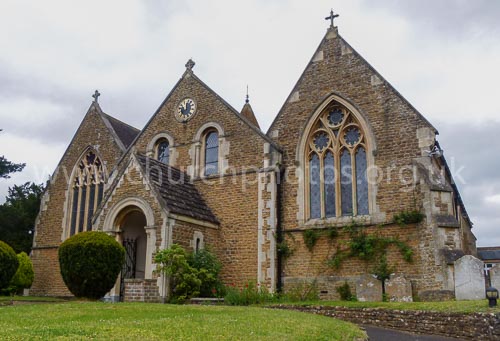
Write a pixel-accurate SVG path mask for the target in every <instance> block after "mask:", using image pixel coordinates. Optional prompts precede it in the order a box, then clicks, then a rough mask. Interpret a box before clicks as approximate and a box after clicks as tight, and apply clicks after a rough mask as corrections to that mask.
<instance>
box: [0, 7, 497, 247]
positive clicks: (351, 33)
mask: <svg viewBox="0 0 500 341" xmlns="http://www.w3.org/2000/svg"><path fill="white" fill-rule="evenodd" d="M331 5H332V3H331V1H327V0H320V1H314V2H306V1H302V0H287V1H285V0H276V1H264V0H258V1H247V2H244V3H243V2H236V1H230V0H218V1H201V0H172V1H154V0H144V1H140V0H123V1H111V0H110V1H104V2H103V1H98V0H89V1H85V2H68V1H64V0H47V1H43V2H40V1H27V0H15V1H14V0H5V1H2V2H0V45H1V46H2V54H1V55H0V125H1V126H0V128H4V132H2V133H0V145H1V146H2V150H1V154H5V155H6V156H7V157H8V158H9V159H11V160H14V161H18V162H27V163H28V167H27V168H26V170H25V171H24V172H23V173H20V174H16V175H15V176H14V177H13V178H12V180H11V181H10V182H9V184H14V183H20V182H24V181H25V180H30V179H31V180H36V181H37V182H38V181H39V179H40V178H41V176H40V174H48V173H50V172H53V170H54V168H55V167H56V164H57V162H58V160H59V158H60V157H61V156H62V153H63V151H64V149H65V147H66V145H67V144H68V143H69V141H70V139H71V137H72V135H73V134H74V132H75V131H76V129H77V126H78V124H79V123H80V122H81V120H82V119H83V116H84V114H85V112H86V110H87V108H88V107H89V105H90V102H91V100H92V98H91V97H90V96H91V95H92V93H93V92H94V90H95V89H99V91H100V92H101V94H102V96H101V97H100V99H99V102H100V104H101V107H102V108H103V110H104V111H105V112H107V113H108V114H110V115H113V116H115V117H117V118H118V119H121V120H123V121H125V122H127V123H129V124H132V125H134V126H136V127H137V128H142V127H143V126H144V124H145V123H146V121H147V120H148V119H149V118H150V117H151V115H152V114H153V113H154V111H155V110H156V109H157V107H158V105H159V104H160V103H161V102H162V100H163V99H164V98H165V97H166V95H167V94H168V93H169V91H170V90H171V89H172V87H173V85H174V84H175V83H176V81H177V80H178V79H179V78H180V76H181V75H182V73H183V71H184V64H185V62H186V61H187V59H189V58H191V57H192V58H193V59H194V60H195V61H196V63H197V64H196V67H195V73H196V74H197V75H198V76H199V77H200V78H201V79H202V80H204V81H205V82H206V83H207V84H208V85H209V86H210V87H212V88H213V89H214V90H215V91H216V92H218V93H219V94H220V95H221V96H222V97H223V98H224V99H226V100H227V101H228V102H229V103H231V104H232V105H233V106H234V107H235V108H236V109H237V110H239V109H240V108H241V107H242V105H243V104H244V98H245V91H246V86H247V84H248V85H249V87H250V100H251V104H252V107H253V109H254V112H255V113H256V116H257V118H258V120H259V123H260V125H261V127H262V128H263V130H264V131H265V130H266V129H267V127H268V126H269V125H270V123H271V122H272V120H273V119H274V117H275V115H276V114H277V112H278V111H279V109H280V107H281V105H282V104H283V102H284V101H285V99H286V97H287V96H288V94H289V93H290V91H291V90H292V88H293V86H294V84H295V82H296V81H297V79H298V78H299V76H300V74H301V73H302V71H303V69H304V68H305V67H306V65H307V63H308V61H309V60H310V58H311V56H312V54H313V53H314V51H315V49H316V47H317V46H318V44H319V42H320V40H321V39H322V37H323V35H324V34H325V32H326V28H327V26H328V22H326V21H325V20H324V17H326V16H327V15H328V12H329V10H330V7H331ZM333 5H334V10H335V12H337V13H340V17H339V18H337V20H336V23H337V25H338V26H339V31H340V34H341V35H342V36H343V37H344V38H345V39H346V40H347V41H349V43H350V44H351V45H353V47H354V48H355V49H356V50H357V51H358V52H359V53H360V54H361V55H363V56H364V57H365V59H367V60H368V62H370V64H372V65H373V66H374V67H375V68H376V69H377V70H378V71H379V72H380V73H381V74H382V75H383V76H384V77H385V78H386V79H387V80H388V81H390V82H391V83H392V84H393V85H394V86H395V88H396V89H398V90H399V91H400V92H401V93H402V94H403V95H404V96H405V97H406V98H407V99H408V100H409V101H410V102H411V103H412V104H413V105H414V106H415V107H416V108H418V109H419V110H420V111H421V113H422V114H424V115H425V116H426V117H427V118H428V119H429V120H430V121H431V122H432V123H433V124H434V125H435V126H436V127H437V128H438V129H439V130H440V132H441V136H440V141H441V145H442V147H443V148H444V149H445V153H446V154H445V155H446V157H447V159H448V161H449V162H450V164H452V163H453V161H455V163H456V165H457V167H456V169H460V168H461V167H462V166H464V168H463V170H462V171H461V172H460V173H459V174H458V175H462V176H463V177H464V179H465V183H463V184H462V183H459V184H458V185H459V187H460V189H461V193H462V196H463V198H464V200H465V203H466V205H467V209H468V210H469V214H470V215H471V217H472V219H473V220H474V222H475V223H476V225H475V226H476V227H475V232H476V234H477V235H478V238H479V243H478V244H479V245H480V244H485V243H490V242H492V241H495V242H496V243H497V244H500V240H498V239H494V238H491V237H490V236H491V234H492V233H493V235H495V234H496V235H498V233H496V232H494V231H495V230H494V229H495V227H496V226H498V223H499V222H498V218H497V216H496V215H495V212H496V211H499V210H498V205H497V202H496V201H495V200H496V199H495V200H493V199H491V198H496V196H497V195H499V194H500V183H499V179H498V176H497V175H496V173H497V169H499V167H500V164H499V163H500V161H499V160H498V158H495V155H500V154H499V153H500V151H499V150H498V149H499V146H498V144H495V143H494V142H492V141H494V139H495V136H496V135H497V131H498V129H499V128H500V127H499V123H498V122H499V121H500V115H498V109H497V107H498V106H497V104H496V96H497V94H496V93H495V90H496V89H497V88H498V86H497V80H498V79H500V68H499V67H498V56H499V55H500V41H499V40H500V34H499V33H500V30H499V27H500V21H499V20H497V15H498V13H500V11H499V9H500V2H498V1H488V0H475V1H466V0H457V1H454V2H450V1H446V0H432V1H431V0H419V1H417V0H415V1H396V0H380V1H368V0H352V1H335V3H334V4H333ZM456 179H458V176H456ZM5 184H6V182H1V183H0V196H3V195H4V194H6V185H5ZM2 186H3V187H2ZM486 198H490V199H489V200H487V199H486ZM483 231H484V232H483Z"/></svg>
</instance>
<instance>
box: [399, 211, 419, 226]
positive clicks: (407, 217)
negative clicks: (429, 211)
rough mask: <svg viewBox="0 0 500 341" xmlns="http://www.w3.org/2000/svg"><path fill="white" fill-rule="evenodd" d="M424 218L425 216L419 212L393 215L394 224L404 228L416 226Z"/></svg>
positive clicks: (403, 212)
mask: <svg viewBox="0 0 500 341" xmlns="http://www.w3.org/2000/svg"><path fill="white" fill-rule="evenodd" d="M424 218H425V214H423V213H422V212H420V211H416V210H414V211H402V212H400V213H398V214H395V215H394V222H395V223H396V224H398V225H401V226H404V225H406V224H418V223H420V222H422V221H423V220H424Z"/></svg>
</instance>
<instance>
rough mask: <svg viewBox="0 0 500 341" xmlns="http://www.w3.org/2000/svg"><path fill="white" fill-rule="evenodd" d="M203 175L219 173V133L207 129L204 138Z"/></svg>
mask: <svg viewBox="0 0 500 341" xmlns="http://www.w3.org/2000/svg"><path fill="white" fill-rule="evenodd" d="M204 152H205V175H213V174H217V173H219V134H218V133H217V131H215V130H209V131H208V132H207V133H206V134H205V138H204Z"/></svg>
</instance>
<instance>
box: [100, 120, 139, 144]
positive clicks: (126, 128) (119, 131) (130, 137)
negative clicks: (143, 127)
mask: <svg viewBox="0 0 500 341" xmlns="http://www.w3.org/2000/svg"><path fill="white" fill-rule="evenodd" d="M102 114H103V116H104V117H105V118H106V119H107V120H108V121H109V124H110V125H111V127H112V128H113V130H114V131H115V133H116V135H117V136H118V138H119V139H120V141H122V143H123V145H124V146H125V148H128V147H129V146H130V144H131V143H132V142H133V141H134V139H135V138H136V136H137V135H139V133H140V132H141V131H140V130H139V129H136V128H134V127H132V126H131V125H128V124H127V123H125V122H122V121H120V120H117V119H116V118H114V117H112V116H109V115H108V114H105V113H102Z"/></svg>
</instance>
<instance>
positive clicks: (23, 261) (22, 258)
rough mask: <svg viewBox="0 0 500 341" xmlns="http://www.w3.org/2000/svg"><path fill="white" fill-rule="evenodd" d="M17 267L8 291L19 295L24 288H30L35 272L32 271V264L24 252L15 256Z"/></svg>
mask: <svg viewBox="0 0 500 341" xmlns="http://www.w3.org/2000/svg"><path fill="white" fill-rule="evenodd" d="M17 260H18V261H19V267H18V268H17V271H16V273H15V275H14V277H12V279H11V281H10V286H9V288H10V290H11V291H12V292H14V293H18V294H19V293H21V291H22V290H23V289H25V288H29V287H31V284H33V280H34V279H35V272H34V271H33V263H31V259H30V257H29V256H28V255H27V254H26V252H21V253H19V254H17Z"/></svg>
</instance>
